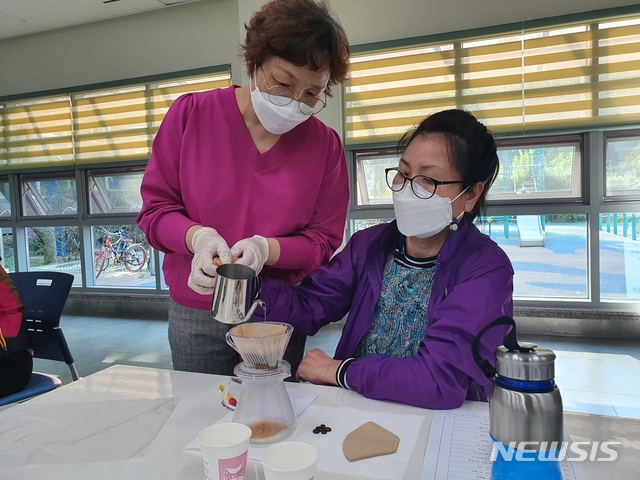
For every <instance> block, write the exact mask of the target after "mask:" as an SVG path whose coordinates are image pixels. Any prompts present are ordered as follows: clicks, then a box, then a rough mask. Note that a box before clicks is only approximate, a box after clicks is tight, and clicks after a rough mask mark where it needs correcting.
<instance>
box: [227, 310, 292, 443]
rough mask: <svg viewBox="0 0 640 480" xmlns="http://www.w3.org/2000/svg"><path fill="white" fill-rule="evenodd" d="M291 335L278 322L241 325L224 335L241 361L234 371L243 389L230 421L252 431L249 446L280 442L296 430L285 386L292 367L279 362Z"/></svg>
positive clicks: (290, 330)
mask: <svg viewBox="0 0 640 480" xmlns="http://www.w3.org/2000/svg"><path fill="white" fill-rule="evenodd" d="M292 332H293V326H291V325H289V324H287V323H278V322H256V323H244V324H241V325H237V326H235V327H234V328H232V329H231V330H229V331H228V332H227V335H226V340H227V343H228V344H229V345H230V346H231V347H232V348H233V349H234V350H236V351H237V352H238V353H239V354H240V356H241V357H242V359H243V361H242V362H240V363H239V364H238V365H236V366H235V368H234V370H233V373H234V374H235V375H236V376H238V377H239V378H240V379H242V387H241V390H240V395H239V396H238V398H237V405H236V408H235V410H234V412H233V420H232V421H233V422H237V423H242V424H244V425H247V426H248V427H249V428H251V432H252V434H251V440H250V443H252V444H258V445H259V444H267V443H274V442H279V441H280V440H283V439H285V438H287V437H288V436H289V435H291V434H292V433H293V432H294V431H295V429H296V426H297V423H298V418H297V417H296V414H295V412H294V411H293V406H292V405H291V399H290V398H289V394H288V393H287V389H286V388H285V386H284V379H285V378H287V377H289V376H291V365H290V364H289V362H287V361H286V360H282V357H283V356H284V351H285V350H286V348H287V344H288V343H289V339H290V338H291V333H292Z"/></svg>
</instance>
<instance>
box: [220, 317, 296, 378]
mask: <svg viewBox="0 0 640 480" xmlns="http://www.w3.org/2000/svg"><path fill="white" fill-rule="evenodd" d="M292 332H293V327H292V326H291V325H289V324H287V323H276V322H256V323H243V324H241V325H238V326H236V327H234V328H232V329H231V330H229V333H228V337H230V338H228V339H227V341H228V342H229V339H230V340H231V342H229V344H230V345H231V346H232V347H233V348H235V350H236V351H237V352H238V353H239V354H240V356H241V357H242V360H243V361H244V363H245V364H246V365H247V366H248V367H250V368H257V369H267V368H276V367H277V366H278V362H279V361H280V360H282V357H283V356H284V351H285V350H286V348H287V345H288V344H289V339H290V338H291V333H292Z"/></svg>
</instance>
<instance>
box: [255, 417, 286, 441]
mask: <svg viewBox="0 0 640 480" xmlns="http://www.w3.org/2000/svg"><path fill="white" fill-rule="evenodd" d="M248 427H249V428H250V429H251V438H252V439H254V440H256V439H263V438H270V437H273V436H274V435H276V434H277V433H279V432H281V431H282V430H284V429H285V428H287V425H286V424H285V423H282V422H269V421H264V422H258V423H253V424H251V425H248Z"/></svg>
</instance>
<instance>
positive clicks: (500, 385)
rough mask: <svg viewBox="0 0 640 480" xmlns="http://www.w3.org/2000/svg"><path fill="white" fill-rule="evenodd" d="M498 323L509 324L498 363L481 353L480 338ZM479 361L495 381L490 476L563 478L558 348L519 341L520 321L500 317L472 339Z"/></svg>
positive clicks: (535, 479)
mask: <svg viewBox="0 0 640 480" xmlns="http://www.w3.org/2000/svg"><path fill="white" fill-rule="evenodd" d="M497 325H509V326H510V327H511V328H510V329H509V331H508V332H507V335H506V336H505V337H504V340H503V345H502V346H500V347H498V349H497V350H496V366H495V368H494V367H493V366H492V365H491V363H490V362H489V361H488V360H486V359H483V358H482V357H481V356H480V354H479V352H478V344H479V342H480V338H481V337H482V336H483V335H484V333H485V332H486V331H487V330H489V329H490V328H493V327H495V326H497ZM471 348H472V352H473V356H474V359H475V361H476V363H477V364H478V366H479V367H480V368H482V370H483V371H484V373H485V375H486V376H487V377H488V378H489V379H490V380H491V381H492V382H493V390H492V392H491V396H490V398H489V433H490V434H491V437H492V439H493V441H494V446H493V452H492V455H491V457H492V458H491V460H492V461H493V464H492V471H491V478H492V480H511V479H514V480H516V479H517V480H562V473H561V471H560V465H559V458H558V457H559V454H560V453H561V452H562V441H563V418H562V397H561V396H560V390H559V389H558V386H557V385H556V384H555V381H554V373H555V371H554V360H555V358H556V356H555V354H554V353H553V352H552V351H551V350H549V349H548V348H545V347H541V346H540V347H539V346H537V345H534V344H532V343H522V344H519V343H518V341H517V339H516V324H515V321H514V320H513V319H512V318H510V317H501V318H499V319H497V320H495V321H493V322H491V323H490V324H489V325H487V326H486V327H485V328H483V329H482V330H481V331H480V332H479V333H478V335H477V336H476V338H475V339H474V341H473V343H472V346H471Z"/></svg>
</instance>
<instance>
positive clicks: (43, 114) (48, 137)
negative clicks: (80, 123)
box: [0, 96, 73, 171]
mask: <svg viewBox="0 0 640 480" xmlns="http://www.w3.org/2000/svg"><path fill="white" fill-rule="evenodd" d="M0 112H2V136H1V137H0V138H2V144H3V148H2V149H1V150H0V152H1V153H0V155H1V156H0V161H1V163H2V164H3V166H2V170H4V171H7V170H9V168H10V167H12V166H15V165H28V166H30V167H40V166H44V165H48V164H50V163H51V162H56V164H57V165H61V166H64V165H72V164H73V139H72V135H71V111H70V104H69V98H68V96H57V97H50V98H41V99H34V100H24V101H17V102H12V103H5V104H4V105H3V108H2V110H0Z"/></svg>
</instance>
